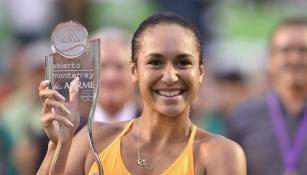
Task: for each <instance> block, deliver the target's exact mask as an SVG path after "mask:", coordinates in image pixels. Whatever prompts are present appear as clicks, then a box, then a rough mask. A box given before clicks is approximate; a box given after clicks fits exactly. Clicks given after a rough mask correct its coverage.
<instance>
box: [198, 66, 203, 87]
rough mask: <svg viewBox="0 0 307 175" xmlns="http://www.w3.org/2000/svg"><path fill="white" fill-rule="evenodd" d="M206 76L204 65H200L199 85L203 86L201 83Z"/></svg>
mask: <svg viewBox="0 0 307 175" xmlns="http://www.w3.org/2000/svg"><path fill="white" fill-rule="evenodd" d="M204 74H205V67H204V64H200V65H199V80H198V81H199V84H201V82H202V81H203V77H204Z"/></svg>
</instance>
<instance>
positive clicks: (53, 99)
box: [39, 78, 80, 144]
mask: <svg viewBox="0 0 307 175" xmlns="http://www.w3.org/2000/svg"><path fill="white" fill-rule="evenodd" d="M49 83H50V81H49V80H45V81H42V82H41V83H40V86H39V96H40V98H41V100H42V102H43V108H42V112H41V124H42V126H43V128H44V130H45V132H46V134H47V136H48V137H49V139H50V140H51V141H52V142H53V143H54V144H57V143H58V140H59V131H61V133H60V134H61V135H62V143H65V142H66V141H68V140H70V139H72V138H73V136H74V133H75V131H76V130H77V128H78V127H79V123H80V114H79V108H78V94H79V86H78V84H79V78H76V79H74V80H73V81H72V82H71V84H70V87H69V102H68V103H66V102H65V98H64V97H63V96H62V95H61V94H59V93H58V92H57V91H55V90H51V89H48V85H49Z"/></svg>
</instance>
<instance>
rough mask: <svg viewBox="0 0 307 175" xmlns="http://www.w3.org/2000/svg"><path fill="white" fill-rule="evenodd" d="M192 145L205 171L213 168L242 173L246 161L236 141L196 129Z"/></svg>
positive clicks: (214, 169) (244, 169)
mask: <svg viewBox="0 0 307 175" xmlns="http://www.w3.org/2000/svg"><path fill="white" fill-rule="evenodd" d="M194 145H195V148H196V150H195V151H196V152H197V154H198V155H199V161H200V162H201V164H203V165H205V166H206V171H209V170H213V171H215V172H216V171H219V172H220V173H222V172H227V171H231V172H234V173H235V174H244V172H245V171H246V162H245V155H244V152H243V150H242V148H241V146H239V145H238V144H237V143H236V142H234V141H232V140H230V139H228V138H226V137H224V136H221V135H217V134H213V133H210V132H208V131H205V130H202V129H198V130H197V133H196V136H195V141H194Z"/></svg>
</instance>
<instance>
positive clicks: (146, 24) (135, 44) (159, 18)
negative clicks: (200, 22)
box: [131, 12, 203, 64]
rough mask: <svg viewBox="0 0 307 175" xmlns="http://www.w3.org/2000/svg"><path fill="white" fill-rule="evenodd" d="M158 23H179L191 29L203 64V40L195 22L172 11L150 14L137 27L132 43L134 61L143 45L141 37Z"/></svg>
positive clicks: (200, 61)
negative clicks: (194, 24)
mask: <svg viewBox="0 0 307 175" xmlns="http://www.w3.org/2000/svg"><path fill="white" fill-rule="evenodd" d="M158 24H177V25H179V26H181V27H183V28H185V29H187V30H190V31H191V32H192V33H193V35H194V37H195V40H196V43H197V48H198V50H199V63H200V64H203V52H202V42H201V38H200V35H199V33H198V31H197V30H196V28H195V27H194V26H193V24H191V23H190V22H188V21H187V20H185V19H183V18H182V17H180V16H178V15H177V14H175V13H171V12H163V13H158V14H155V15H153V16H150V17H149V18H147V19H146V20H144V21H143V22H142V23H141V24H140V25H139V27H138V28H137V30H136V31H135V32H134V34H133V38H132V43H131V50H132V62H136V60H137V59H136V57H137V52H138V50H139V49H140V46H141V43H140V39H141V37H142V35H143V33H144V32H145V31H146V30H147V29H149V28H151V27H154V26H156V25H158Z"/></svg>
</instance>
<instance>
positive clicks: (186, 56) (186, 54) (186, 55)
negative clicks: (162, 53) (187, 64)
mask: <svg viewBox="0 0 307 175" xmlns="http://www.w3.org/2000/svg"><path fill="white" fill-rule="evenodd" d="M176 58H190V59H191V58H193V56H192V55H191V54H188V53H182V54H179V55H177V56H176Z"/></svg>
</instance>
